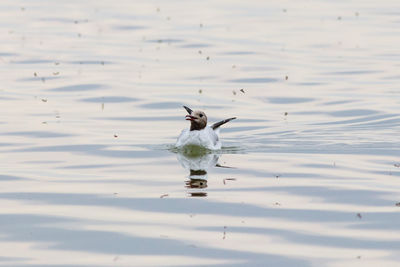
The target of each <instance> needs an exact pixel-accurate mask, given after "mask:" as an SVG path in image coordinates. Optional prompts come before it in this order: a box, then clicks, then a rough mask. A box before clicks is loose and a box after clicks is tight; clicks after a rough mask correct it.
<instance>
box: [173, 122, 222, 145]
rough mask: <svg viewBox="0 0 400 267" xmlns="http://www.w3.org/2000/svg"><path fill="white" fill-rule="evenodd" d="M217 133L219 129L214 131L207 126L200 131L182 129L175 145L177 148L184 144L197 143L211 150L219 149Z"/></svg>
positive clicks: (219, 143)
mask: <svg viewBox="0 0 400 267" xmlns="http://www.w3.org/2000/svg"><path fill="white" fill-rule="evenodd" d="M218 133H219V131H217V132H216V131H214V130H213V129H212V128H211V127H209V126H207V127H206V128H204V129H203V130H200V131H190V130H189V129H184V130H183V131H182V133H181V134H180V135H179V137H178V140H177V141H176V144H175V146H176V147H178V148H179V147H184V146H186V145H197V146H202V147H205V148H208V149H212V150H217V149H221V142H220V141H219V137H218Z"/></svg>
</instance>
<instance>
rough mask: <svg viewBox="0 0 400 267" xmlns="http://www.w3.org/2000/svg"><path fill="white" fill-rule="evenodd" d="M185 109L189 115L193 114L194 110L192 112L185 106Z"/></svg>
mask: <svg viewBox="0 0 400 267" xmlns="http://www.w3.org/2000/svg"><path fill="white" fill-rule="evenodd" d="M183 107H184V108H185V109H186V111H187V113H189V115H190V114H192V113H193V110H191V109H190V108H188V107H187V106H183Z"/></svg>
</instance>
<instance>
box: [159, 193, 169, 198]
mask: <svg viewBox="0 0 400 267" xmlns="http://www.w3.org/2000/svg"><path fill="white" fill-rule="evenodd" d="M167 196H169V195H168V194H164V195H161V196H160V198H164V197H167Z"/></svg>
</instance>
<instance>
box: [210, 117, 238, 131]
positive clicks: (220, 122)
mask: <svg viewBox="0 0 400 267" xmlns="http://www.w3.org/2000/svg"><path fill="white" fill-rule="evenodd" d="M234 119H236V117H233V118H229V119H226V120H223V121H219V122H216V123H214V124H213V125H211V128H212V129H213V130H216V129H218V127H219V126H221V125H223V124H225V123H227V122H228V121H231V120H234Z"/></svg>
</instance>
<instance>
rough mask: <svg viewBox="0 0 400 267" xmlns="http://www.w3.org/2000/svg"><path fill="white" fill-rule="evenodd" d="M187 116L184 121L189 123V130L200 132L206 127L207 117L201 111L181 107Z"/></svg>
mask: <svg viewBox="0 0 400 267" xmlns="http://www.w3.org/2000/svg"><path fill="white" fill-rule="evenodd" d="M183 107H184V108H185V109H186V111H187V112H188V113H189V115H186V117H185V118H186V120H187V121H190V130H191V131H198V130H202V129H204V128H205V127H206V126H207V116H206V114H205V113H204V112H203V111H200V110H195V111H193V110H191V109H190V108H188V107H186V106H183Z"/></svg>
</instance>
